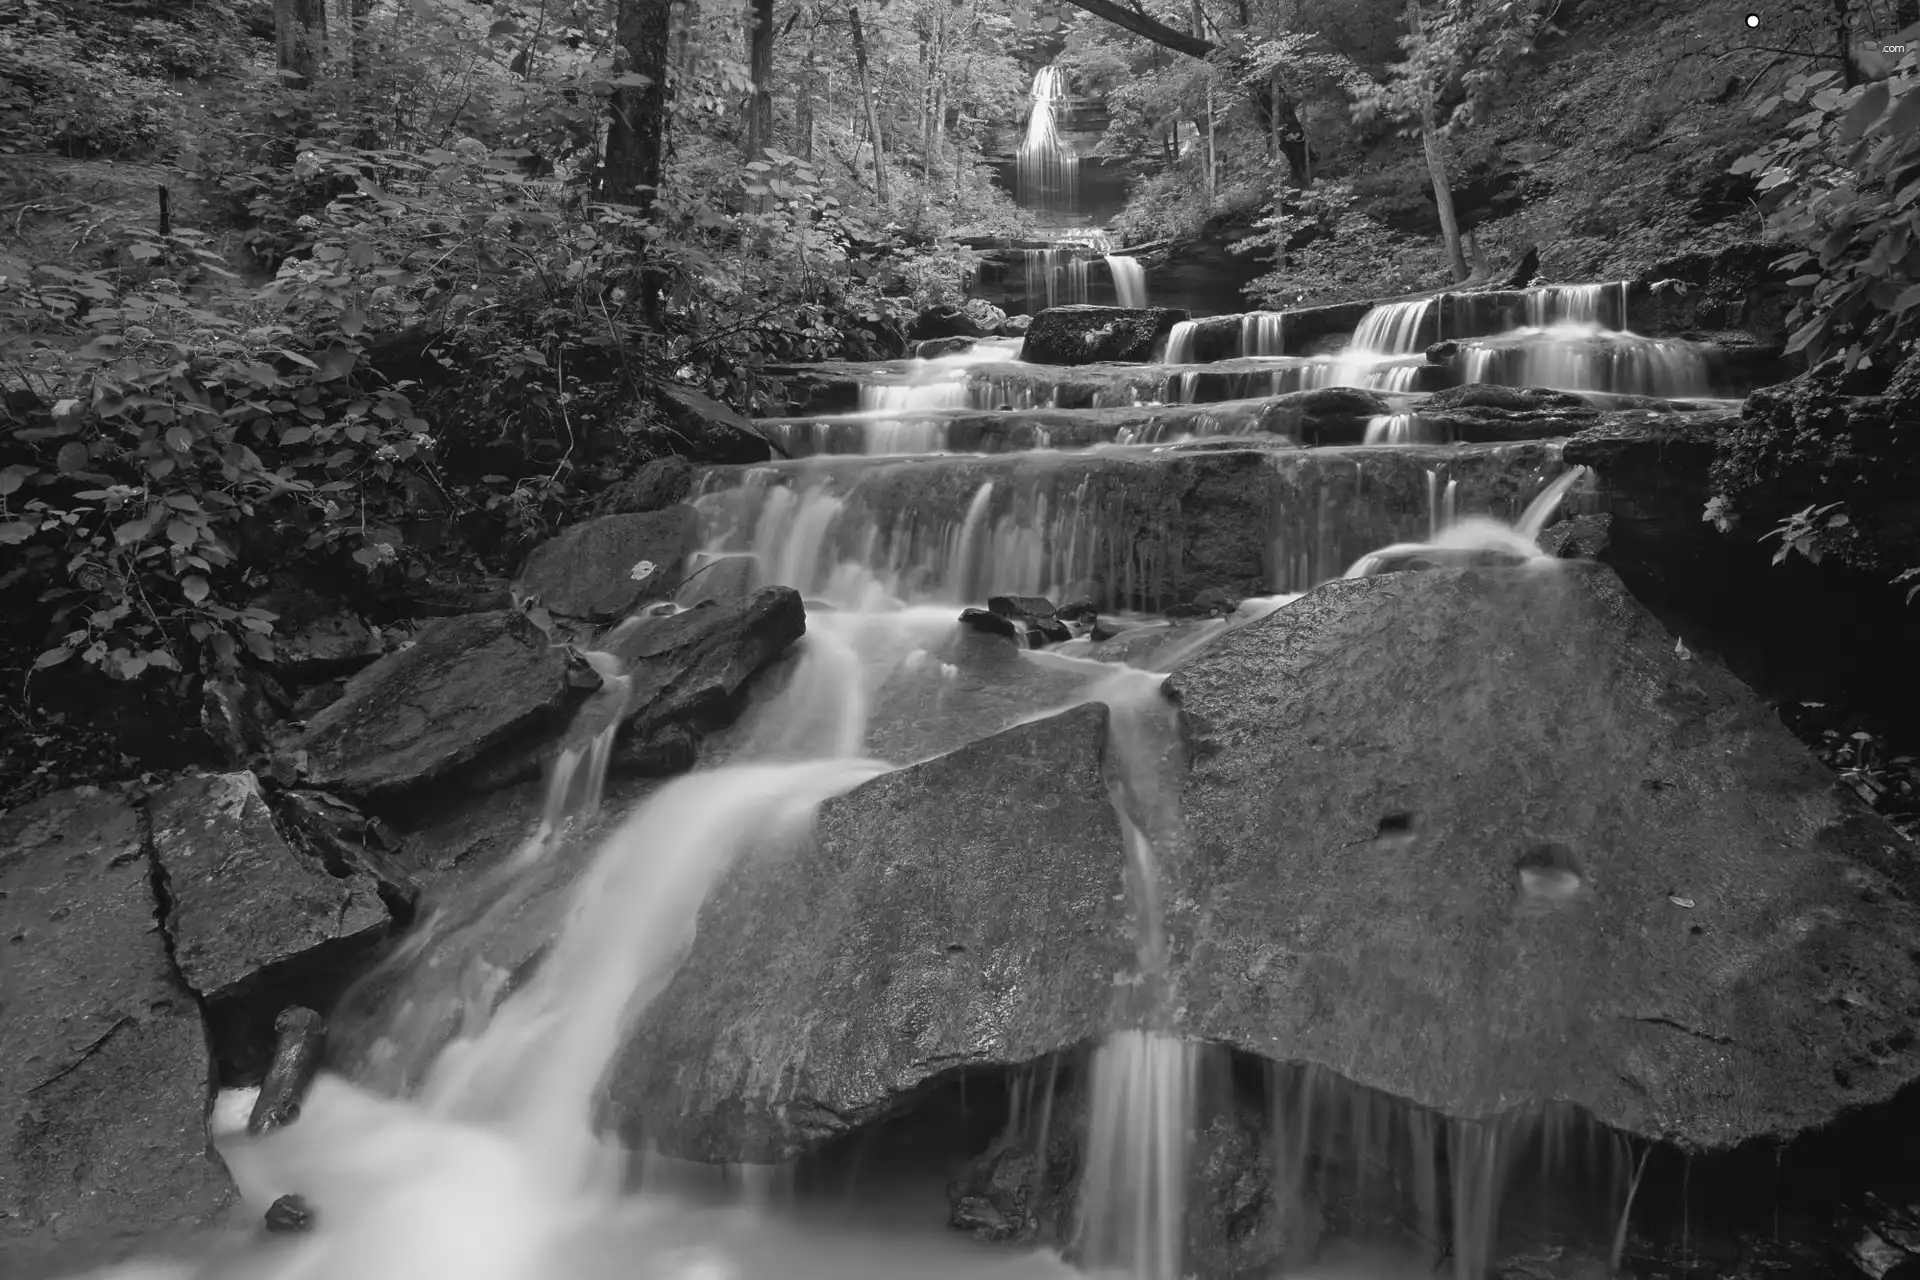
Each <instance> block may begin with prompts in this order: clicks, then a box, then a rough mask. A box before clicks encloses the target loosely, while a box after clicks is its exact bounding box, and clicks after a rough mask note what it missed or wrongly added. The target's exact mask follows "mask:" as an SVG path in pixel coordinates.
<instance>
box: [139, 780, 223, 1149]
mask: <svg viewBox="0 0 1920 1280" xmlns="http://www.w3.org/2000/svg"><path fill="white" fill-rule="evenodd" d="M134 813H135V815H136V820H137V821H138V822H139V824H140V852H141V856H143V857H144V858H146V860H147V883H148V884H149V885H151V886H152V888H153V927H154V930H155V932H157V933H158V934H159V935H160V945H161V947H162V948H163V949H164V950H165V951H166V955H167V976H168V978H169V979H170V981H171V983H172V986H173V989H174V996H175V998H176V999H184V1000H187V1001H189V1002H190V1003H191V1004H192V1005H193V1007H194V1008H195V1009H197V1010H198V1011H199V1013H200V1035H201V1039H202V1043H203V1044H204V1045H205V1052H206V1061H207V1082H206V1095H205V1099H204V1101H203V1104H202V1107H201V1111H200V1115H201V1118H202V1120H203V1121H204V1120H205V1119H206V1118H207V1117H210V1116H211V1115H212V1114H213V1100H214V1098H215V1097H216V1096H217V1095H218V1094H219V1092H220V1065H219V1054H218V1052H217V1049H216V1046H215V1043H214V1034H213V1017H212V1015H211V1014H210V1013H209V1012H208V1009H207V1002H206V1001H204V1000H202V999H201V998H200V993H199V992H197V991H195V990H194V989H193V985H192V984H191V983H189V982H188V981H187V977H186V974H185V973H183V972H182V971H181V969H180V960H179V957H178V956H177V955H175V953H174V944H173V931H172V930H171V929H169V928H168V927H167V920H168V919H169V918H170V917H171V916H172V914H173V887H172V885H171V883H170V882H169V880H168V878H167V869H166V866H165V865H164V864H163V863H162V862H161V861H160V854H159V851H158V850H157V849H155V848H154V843H153V815H152V813H150V812H149V811H148V809H147V806H146V803H145V801H141V802H140V803H138V804H136V805H135V806H134ZM206 1152H207V1155H209V1156H210V1157H214V1158H216V1159H218V1153H216V1152H215V1151H214V1148H213V1135H212V1133H211V1131H208V1133H207V1138H206ZM222 1163H223V1164H224V1162H222Z"/></svg>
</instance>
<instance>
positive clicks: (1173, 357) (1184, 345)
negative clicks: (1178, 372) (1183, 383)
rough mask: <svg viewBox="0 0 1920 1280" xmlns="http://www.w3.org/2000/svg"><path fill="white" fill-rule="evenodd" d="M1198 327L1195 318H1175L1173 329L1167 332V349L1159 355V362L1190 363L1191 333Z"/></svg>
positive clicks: (1198, 324) (1191, 354) (1191, 351)
mask: <svg viewBox="0 0 1920 1280" xmlns="http://www.w3.org/2000/svg"><path fill="white" fill-rule="evenodd" d="M1199 329H1200V322H1199V321H1197V320H1176V321H1175V322H1174V325H1173V329H1172V330H1171V331H1170V332H1169V333H1168V334H1167V349H1166V352H1165V354H1163V355H1162V356H1161V357H1160V363H1161V364H1192V363H1193V335H1194V334H1195V333H1197V332H1198V331H1199Z"/></svg>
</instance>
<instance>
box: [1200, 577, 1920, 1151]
mask: <svg viewBox="0 0 1920 1280" xmlns="http://www.w3.org/2000/svg"><path fill="white" fill-rule="evenodd" d="M1383 635H1392V636H1394V637H1395V638H1396V642H1395V643H1392V644H1381V643H1379V641H1380V638H1381V637H1382V636H1383ZM1170 689H1171V691H1172V692H1173V693H1174V695H1175V696H1176V697H1177V698H1178V699H1179V701H1180V704H1181V707H1182V712H1183V719H1184V723H1185V725H1186V730H1185V732H1186V734H1187V737H1188V741H1189V747H1190V751H1191V754H1192V758H1193V765H1192V771H1191V774H1190V775H1189V778H1188V780H1187V783H1186V786H1185V789H1184V792H1183V796H1182V804H1183V809H1184V812H1185V815H1186V821H1187V824H1188V839H1189V841H1190V846H1189V848H1188V849H1187V850H1186V851H1185V852H1184V853H1183V855H1182V857H1181V859H1180V866H1181V868H1182V870H1181V871H1180V872H1179V880H1180V886H1181V887H1180V890H1179V895H1180V896H1181V897H1183V898H1185V899H1188V900H1190V901H1191V902H1192V903H1193V904H1194V905H1193V909H1192V911H1191V912H1190V913H1176V914H1175V916H1174V918H1173V920H1172V922H1171V925H1170V929H1171V932H1172V934H1173V936H1174V938H1175V940H1176V941H1175V947H1176V953H1177V955H1178V956H1179V957H1180V958H1179V960H1178V961H1177V962H1176V963H1177V967H1178V969H1179V970H1180V972H1181V975H1182V976H1181V978H1180V981H1181V984H1182V990H1183V993H1184V996H1185V1014H1184V1019H1183V1027H1184V1029H1185V1031H1186V1033H1187V1034H1190V1035H1195V1036H1202V1037H1205V1038H1208V1039H1213V1040H1217V1041H1221V1042H1224V1043H1227V1044H1230V1045H1234V1046H1237V1047H1240V1048H1242V1049H1245V1050H1248V1051H1251V1052H1255V1053H1260V1054H1263V1055H1268V1056H1271V1057H1274V1058H1278V1059H1282V1060H1290V1061H1300V1062H1305V1063H1317V1064H1321V1065H1325V1066H1329V1067H1332V1068H1333V1069H1335V1070H1337V1071H1339V1072H1340V1073H1341V1074H1342V1075H1344V1076H1345V1077H1347V1078H1348V1079H1350V1080H1353V1081H1355V1082H1357V1083H1359V1084H1362V1085H1366V1086H1369V1087H1374V1088H1379V1089H1382V1090H1385V1091H1387V1092H1390V1093H1392V1094H1395V1095H1397V1096H1399V1097H1403V1098H1407V1099H1411V1100H1413V1101H1415V1102H1417V1103H1420V1104H1423V1105H1426V1106H1430V1107H1433V1108H1435V1109H1438V1110H1442V1111H1445V1112H1447V1113H1448V1114H1450V1115H1455V1116H1464V1117H1473V1116H1484V1115H1490V1114H1495V1113H1501V1112H1507V1111H1511V1110H1516V1109H1523V1108H1527V1107H1530V1106H1534V1105H1538V1104H1541V1103H1544V1102H1546V1101H1547V1100H1550V1099H1561V1100H1565V1101H1569V1102H1573V1103H1575V1104H1577V1105H1579V1106H1582V1107H1585V1108H1587V1109H1589V1110H1590V1111H1591V1112H1592V1113H1593V1114H1594V1115H1595V1116H1596V1117H1597V1118H1599V1119H1600V1120H1602V1121H1603V1122H1605V1123H1608V1124H1611V1125H1614V1126H1617V1127H1619V1128H1621V1129H1625V1130H1627V1131H1629V1132H1634V1133H1640V1134H1645V1135H1648V1136H1654V1137H1659V1138H1663V1139H1669V1140H1673V1141H1677V1142H1680V1143H1683V1144H1686V1145H1689V1146H1692V1147H1696V1148H1701V1147H1704V1148H1724V1147H1730V1146H1732V1145H1734V1144H1736V1143H1739V1142H1742V1141H1744V1140H1746V1139H1749V1138H1753V1137H1757V1136H1762V1135H1776V1136H1779V1135H1793V1134H1797V1133H1801V1132H1804V1131H1806V1130H1808V1129H1810V1128H1813V1127H1816V1126H1819V1125H1822V1124H1824V1123H1826V1122H1828V1121H1830V1120H1831V1119H1833V1118H1834V1117H1835V1116H1836V1115H1837V1114H1839V1113H1840V1112H1841V1111H1843V1110H1846V1109H1849V1108H1852V1107H1857V1106H1861V1105H1865V1104H1868V1103H1872V1102H1877V1101H1883V1100H1885V1099H1887V1098H1888V1097H1890V1096H1892V1094H1893V1093H1894V1092H1895V1091H1897V1090H1898V1089H1900V1088H1901V1087H1902V1086H1904V1085H1906V1084H1907V1083H1909V1082H1910V1081H1911V1080H1912V1079H1913V1078H1914V1076H1915V1074H1916V1073H1917V1072H1920V1046H1917V1045H1916V1038H1915V1036H1914V1032H1913V1029H1912V1020H1913V1018H1914V1017H1915V1016H1916V1013H1920V970H1916V968H1915V966H1914V964H1913V962H1912V960H1911V958H1910V957H1909V956H1908V954H1907V946H1908V941H1907V940H1910V939H1911V938H1912V937H1913V936H1915V930H1916V928H1920V907H1916V905H1915V895H1916V884H1917V882H1916V877H1915V876H1914V874H1913V872H1912V871H1911V869H1910V863H1909V860H1910V859H1911V858H1912V857H1913V851H1912V850H1911V849H1906V848H1904V846H1903V842H1902V840H1901V838H1900V837H1899V836H1898V835H1897V834H1896V833H1895V832H1894V831H1893V830H1892V829H1891V828H1890V827H1887V826H1886V825H1885V824H1884V823H1882V822H1880V821H1879V820H1878V819H1875V818H1872V817H1871V816H1869V815H1867V814H1865V813H1864V812H1861V811H1859V810H1858V809H1857V808H1854V807H1852V806H1850V805H1843V804H1842V802H1841V801H1840V800H1839V799H1838V798H1837V797H1836V796H1835V794H1834V789H1833V782H1832V778H1831V775H1829V774H1828V773H1827V772H1826V771H1825V770H1824V769H1822V768H1821V767H1820V766H1819V765H1818V764H1817V763H1816V762H1815V761H1814V760H1813V759H1812V758H1811V757H1810V756H1809V755H1808V754H1807V753H1806V751H1805V750H1804V748H1802V747H1801V746H1800V744H1799V743H1797V742H1796V741H1794V740H1793V739H1792V738H1791V737H1790V736H1789V735H1788V734H1787V733H1786V731H1785V730H1784V729H1783V728H1781V727H1780V725H1779V724H1778V723H1777V722H1776V721H1775V720H1774V718H1773V717H1772V716H1771V715H1770V714H1769V713H1768V712H1767V710H1766V708H1765V707H1764V706H1763V705H1762V704H1761V703H1760V702H1759V701H1758V700H1757V699H1756V698H1755V697H1754V696H1753V695H1752V693H1751V692H1749V691H1748V690H1747V689H1746V688H1745V687H1744V686H1742V685H1741V684H1739V683H1738V681H1736V680H1735V679H1734V678H1733V677H1732V676H1731V675H1730V674H1728V673H1727V672H1726V671H1725V670H1724V669H1721V668H1719V667H1717V666H1713V665H1710V664H1708V663H1705V662H1703V661H1700V660H1698V659H1695V658H1691V657H1690V656H1687V655H1685V654H1684V652H1676V646H1675V644H1674V642H1673V638H1672V636H1671V635H1669V634H1668V633H1667V632H1666V631H1665V630H1664V629H1663V628H1662V627H1660V626H1659V624H1658V623H1656V622H1655V621H1654V620H1653V618H1652V617H1651V615H1649V614H1648V613H1647V612H1646V611H1645V610H1644V609H1643V608H1642V607H1641V606H1639V605H1638V604H1636V603H1635V602H1634V601H1633V600H1632V599H1631V598H1630V597H1629V596H1627V594H1626V592H1625V591H1624V589H1623V588H1622V587H1621V585H1620V583H1619V580H1618V579H1617V578H1616V577H1615V576H1614V575H1613V574H1612V573H1611V572H1610V571H1609V570H1607V569H1605V568H1604V567H1602V566H1599V565H1593V564H1584V563H1568V564H1562V565H1558V566H1540V567H1536V568H1529V569H1526V570H1519V571H1468V572H1439V573H1423V574H1397V575H1390V576H1387V577H1382V578H1373V579H1366V580H1357V581H1346V582H1338V583H1330V584H1328V585H1327V586H1325V587H1322V588H1320V589H1319V590H1317V591H1315V592H1313V593H1312V594H1311V595H1309V596H1307V597H1306V598H1305V599H1303V600H1301V601H1299V602H1297V603H1296V604H1294V605H1293V606H1290V607H1289V608H1287V609H1283V610H1281V611H1279V612H1278V613H1275V614H1273V615H1272V616H1270V617H1269V618H1267V619H1265V620H1263V621H1262V622H1259V623H1256V624H1253V625H1252V626H1249V627H1247V628H1246V629H1244V630H1242V631H1239V632H1236V633H1234V634H1232V635H1229V636H1228V637H1226V638H1225V639H1223V640H1222V641H1221V642H1220V643H1219V645H1218V646H1217V647H1216V648H1215V649H1213V650H1211V651H1209V652H1208V653H1207V654H1205V655H1204V656H1202V657H1201V658H1199V659H1198V660H1196V661H1195V662H1193V663H1190V664H1189V665H1187V666H1186V667H1184V668H1182V669H1181V670H1180V671H1179V672H1178V673H1176V674H1175V675H1174V676H1173V677H1172V678H1171V680H1170ZM1629 762H1630V763H1629ZM1274 779H1285V780H1286V781H1285V783H1284V785H1277V786H1276V785H1273V780H1274ZM1275 904H1284V905H1283V906H1280V907H1278V908H1276V905H1275ZM1276 909H1279V910H1281V911H1282V912H1283V915H1284V923H1279V924H1276V918H1275V916H1274V915H1273V912H1274V911H1275V910H1276ZM1787 1026H1792V1027H1796V1028H1799V1029H1800V1030H1799V1032H1798V1033H1797V1034H1794V1035H1790V1036H1782V1035H1781V1034H1780V1028H1782V1027H1787Z"/></svg>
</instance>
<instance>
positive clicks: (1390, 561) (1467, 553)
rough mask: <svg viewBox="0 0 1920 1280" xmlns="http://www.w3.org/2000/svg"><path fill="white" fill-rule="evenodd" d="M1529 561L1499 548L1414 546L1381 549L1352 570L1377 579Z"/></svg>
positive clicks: (1494, 566) (1511, 567)
mask: <svg viewBox="0 0 1920 1280" xmlns="http://www.w3.org/2000/svg"><path fill="white" fill-rule="evenodd" d="M1529 559H1531V557H1529V556H1523V555H1521V554H1520V553H1519V552H1517V551H1508V550H1506V549H1504V548H1500V547H1447V546H1425V545H1422V546H1416V547H1409V548H1404V549H1400V550H1393V549H1390V548H1384V549H1382V550H1380V551H1375V552H1373V553H1371V554H1369V555H1367V556H1364V557H1362V559H1361V563H1360V565H1357V566H1355V568H1354V573H1355V575H1356V576H1358V577H1366V578H1372V577H1378V576H1379V575H1380V574H1383V573H1408V572H1425V571H1427V570H1430V569H1513V568H1517V567H1519V566H1520V565H1523V564H1526V563H1527V562H1528V560H1529Z"/></svg>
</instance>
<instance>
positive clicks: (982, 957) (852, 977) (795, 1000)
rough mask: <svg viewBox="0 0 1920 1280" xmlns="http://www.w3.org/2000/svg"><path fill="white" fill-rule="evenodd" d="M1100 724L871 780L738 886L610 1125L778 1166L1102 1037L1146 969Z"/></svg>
mask: <svg viewBox="0 0 1920 1280" xmlns="http://www.w3.org/2000/svg"><path fill="white" fill-rule="evenodd" d="M1106 721H1107V715H1106V709H1105V708H1104V707H1100V706H1090V707H1083V708H1080V709H1078V710H1075V711H1071V712H1068V713H1066V714H1064V715H1060V716H1055V717H1052V718H1050V719H1047V720H1042V721H1038V722H1036V723H1033V724H1029V725H1025V726H1022V727H1020V728H1017V729H1012V730H1009V731H1007V732H1005V733H1002V734H999V735H997V736H995V737H992V738H988V739H986V740H985V741H982V742H978V743H975V744H973V745H971V746H967V747H964V748H962V749H961V750H959V751H956V752H953V753H952V754H950V755H946V756H942V757H940V758H938V759H936V760H932V761H929V762H928V763H926V764H922V765H916V766H913V767H911V768H908V769H903V770H900V771H899V772H896V773H892V774H888V775H886V776H884V777H880V778H876V779H874V780H873V781H871V782H868V783H866V784H865V785H863V786H861V787H858V788H856V789H855V790H853V791H851V792H849V793H848V794H846V795H845V796H842V797H839V798H838V799H834V800H830V801H828V802H827V803H826V805H825V806H823V808H822V810H821V813H820V816H819V819H818V822H817V824H816V831H815V835H814V837H813V839H812V840H811V841H810V842H808V843H807V844H806V845H805V846H804V847H803V848H801V849H799V850H797V851H795V852H793V853H792V854H790V855H787V856H783V857H775V858H761V859H753V860H749V861H748V862H746V863H745V864H743V865H741V866H740V867H738V868H737V869H736V870H735V871H734V873H732V874H731V875H729V876H728V877H727V878H726V879H725V880H723V882H722V883H721V885H720V887H719V888H718V889H716V890H715V892H714V893H713V894H712V895H711V897H710V898H709V899H708V901H707V903H706V905H705V906H704V907H703V908H702V910H701V913H700V927H699V933H698V935H697V937H696V939H695V941H694V944H693V949H692V951H691V952H690V954H689V955H688V957H687V959H686V961H685V963H684V964H683V965H682V966H681V968H680V969H679V971H678V972H677V974H676V975H675V977H674V979H673V981H672V982H671V983H670V984H669V986H668V987H667V989H666V991H665V992H664V993H663V994H662V995H661V997H660V998H659V999H658V1000H657V1001H656V1002H655V1003H654V1005H652V1006H651V1007H650V1008H649V1009H648V1010H647V1012H646V1013H645V1014H644V1015H643V1016H642V1018H641V1021H640V1024H639V1025H638V1026H637V1027H636V1028H635V1029H634V1032H633V1034H632V1035H631V1036H630V1037H629V1039H628V1043H627V1048H626V1050H625V1052H624V1054H623V1056H622V1058H621V1059H620V1061H619V1062H618V1064H617V1065H616V1068H615V1072H614V1076H613V1079H612V1086H611V1098H610V1106H611V1113H612V1115H613V1117H614V1118H615V1120H616V1121H617V1122H618V1123H619V1124H620V1125H621V1126H622V1127H623V1128H627V1129H632V1128H635V1127H638V1128H642V1129H644V1131H645V1132H646V1133H647V1134H648V1136H649V1137H650V1138H651V1139H652V1140H653V1141H655V1142H657V1143H658V1144H659V1146H660V1149H661V1150H663V1151H665V1152H668V1153H671V1154H675V1155H683V1156H688V1157H692V1158H696V1159H703V1160H740V1159H746V1160H756V1161H764V1160H773V1159H778V1158H781V1157H783V1156H785V1155H790V1154H793V1153H796V1152H798V1151H800V1150H802V1149H804V1148H807V1147H810V1146H813V1145H815V1144H818V1143H819V1142H822V1141H824V1140H825V1139H827V1138H830V1137H832V1136H834V1135H836V1134H840V1133H844V1132H846V1131H848V1130H849V1129H852V1128H854V1127H856V1126H858V1125H860V1124H862V1123H865V1122H868V1121H871V1120H873V1119H876V1118H878V1117H880V1116H882V1115H884V1114H886V1113H888V1112H889V1111H891V1110H894V1109H896V1108H898V1107H899V1106H900V1105H902V1103H903V1102H904V1101H905V1100H906V1099H907V1097H908V1096H909V1095H911V1094H912V1092H913V1091H914V1090H915V1089H916V1088H917V1087H919V1086H920V1085H921V1084H922V1083H923V1082H925V1081H927V1080H928V1079H930V1078H932V1077H933V1076H935V1075H938V1074H939V1073H941V1072H942V1071H945V1070H947V1069H949V1068H951V1067H955V1066H958V1065H962V1064H965V1063H1002V1064H1014V1063H1020V1062H1025V1061H1028V1060H1031V1059H1033V1058H1036V1057H1039V1056H1041V1055H1043V1054H1045V1053H1048V1052H1051V1051H1053V1050H1056V1049H1059V1048H1063V1047H1066V1046H1070V1045H1072V1044H1075V1043H1078V1042H1079V1041H1082V1040H1084V1039H1086V1038H1088V1037H1089V1036H1090V1035H1092V1034H1095V1032H1096V1030H1097V1029H1098V1028H1099V1027H1100V1025H1101V1024H1102V1022H1103V1020H1104V1018H1105V1016H1106V1012H1107V1006H1108V1001H1109V1000H1110V998H1111V994H1112V978H1113V974H1115V973H1116V972H1120V971H1122V970H1124V969H1125V968H1126V967H1127V965H1128V964H1129V963H1130V960H1131V957H1132V955H1133V944H1132V942H1131V940H1130V939H1129V938H1128V936H1127V934H1128V931H1129V928H1128V909H1127V907H1126V904H1125V894H1124V892H1123V891H1122V889H1123V871H1122V866H1121V856H1120V833H1119V828H1118V824H1117V821H1116V819H1115V817H1114V812H1113V806H1112V804H1111V803H1110V801H1109V799H1108V796H1107V788H1106V784H1105V783H1104V781H1103V780H1102V777H1101V757H1102V753H1103V745H1104V739H1105V734H1106ZM960 815H964V817H962V816H960Z"/></svg>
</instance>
